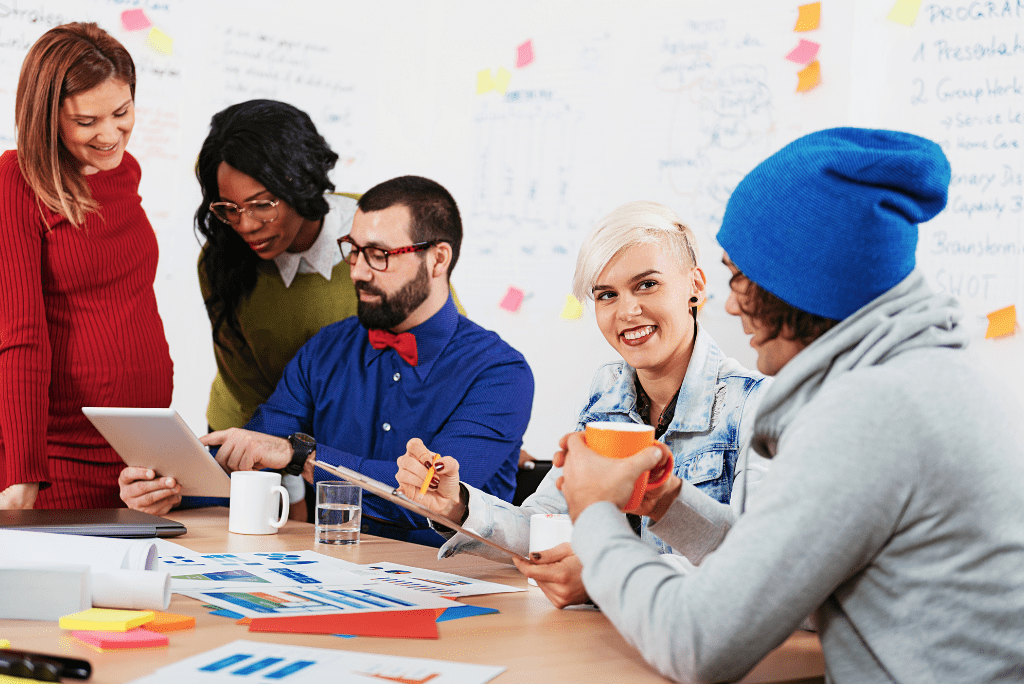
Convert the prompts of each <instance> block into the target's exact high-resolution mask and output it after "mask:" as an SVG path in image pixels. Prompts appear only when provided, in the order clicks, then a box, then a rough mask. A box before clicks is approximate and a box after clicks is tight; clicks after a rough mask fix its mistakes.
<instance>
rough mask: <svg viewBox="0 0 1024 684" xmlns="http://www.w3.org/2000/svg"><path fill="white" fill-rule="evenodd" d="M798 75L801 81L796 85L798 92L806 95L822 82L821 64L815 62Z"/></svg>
mask: <svg viewBox="0 0 1024 684" xmlns="http://www.w3.org/2000/svg"><path fill="white" fill-rule="evenodd" d="M796 75H797V76H798V77H799V79H800V80H799V81H797V84H796V92H798V93H806V92H807V91H808V90H811V89H812V88H814V87H815V86H817V85H818V82H819V81H821V64H819V62H818V60H814V61H813V62H811V63H810V64H808V65H807V66H806V67H804V68H803V69H801V70H800V71H798V72H797V74H796Z"/></svg>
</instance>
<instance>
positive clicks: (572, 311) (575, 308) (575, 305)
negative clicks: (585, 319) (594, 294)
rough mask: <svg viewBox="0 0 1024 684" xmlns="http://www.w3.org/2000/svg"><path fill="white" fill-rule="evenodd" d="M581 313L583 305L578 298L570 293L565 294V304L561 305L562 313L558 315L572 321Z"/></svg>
mask: <svg viewBox="0 0 1024 684" xmlns="http://www.w3.org/2000/svg"><path fill="white" fill-rule="evenodd" d="M582 315H583V305H582V304H580V302H579V300H578V299H576V298H575V297H573V296H572V295H565V306H563V307H562V313H560V314H559V315H558V317H559V318H561V319H563V320H566V321H574V320H576V319H577V318H579V317H580V316H582Z"/></svg>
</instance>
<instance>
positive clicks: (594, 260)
mask: <svg viewBox="0 0 1024 684" xmlns="http://www.w3.org/2000/svg"><path fill="white" fill-rule="evenodd" d="M698 258H699V254H698V248H697V243H696V240H695V239H694V236H693V233H692V232H691V231H690V229H689V228H688V227H686V225H685V224H683V223H682V222H681V221H680V220H679V218H678V217H677V216H676V215H675V213H674V212H673V211H672V210H671V209H669V208H667V207H664V206H662V205H660V204H656V203H654V202H630V203H628V204H624V205H622V206H621V207H619V208H618V209H616V210H614V211H613V212H611V213H610V214H608V216H606V217H605V218H604V219H602V220H601V221H600V222H599V223H598V224H597V225H596V226H595V227H594V228H593V229H592V230H591V232H590V234H589V235H588V237H587V239H586V241H585V242H584V244H583V245H582V247H581V248H580V254H579V258H578V260H577V262H576V274H575V277H574V278H573V288H574V291H575V293H576V296H577V297H578V298H580V299H581V300H582V299H584V298H588V299H592V300H593V302H594V312H595V315H596V318H597V325H598V328H600V330H601V333H602V334H603V335H604V337H605V339H606V340H608V343H609V344H610V345H611V346H612V347H613V348H614V349H615V350H616V351H617V352H618V353H619V355H620V356H622V360H621V361H617V362H614V363H609V364H606V365H605V366H602V367H601V368H599V369H598V371H597V374H596V375H595V377H594V381H593V384H592V385H591V388H590V393H589V394H588V395H587V400H586V402H585V404H584V406H583V409H582V410H581V411H580V414H579V420H578V422H577V425H576V430H582V429H583V428H584V426H585V425H586V424H587V423H590V422H593V421H619V422H628V423H641V424H647V425H651V426H654V428H655V437H656V439H657V440H658V442H659V443H660V444H661V445H662V446H661V447H660V448H661V449H662V451H663V452H664V461H663V463H664V464H665V465H667V464H668V463H669V462H670V461H671V464H672V469H673V474H672V476H671V477H670V478H669V480H668V482H667V483H666V484H665V485H663V487H670V488H676V490H677V491H678V490H679V489H681V488H682V487H683V486H684V485H683V481H686V482H687V483H689V484H688V485H686V486H688V487H691V488H694V491H695V492H698V490H699V493H698V495H697V497H696V498H697V499H698V500H701V501H706V502H707V504H708V505H710V506H711V507H714V506H720V505H722V504H729V503H730V500H731V496H732V491H733V485H734V482H735V481H736V478H737V475H738V471H739V470H741V469H742V466H741V465H740V462H739V458H738V457H739V455H740V453H741V451H742V450H743V447H744V445H745V441H746V439H745V438H746V435H747V433H749V431H750V429H751V423H752V420H751V418H752V416H753V414H754V411H755V409H756V406H757V402H758V399H759V397H760V393H761V391H762V390H763V388H764V387H765V386H766V385H767V382H766V381H765V379H764V377H763V376H762V375H761V374H759V373H757V372H754V371H749V370H747V369H745V368H743V367H741V366H740V365H739V364H738V363H737V362H736V361H734V360H733V359H730V358H728V357H727V356H725V354H723V353H722V351H721V349H719V348H718V345H717V344H715V342H714V340H712V339H711V337H710V335H708V334H707V333H706V332H704V331H703V330H702V329H701V327H700V325H699V323H698V322H697V308H698V307H699V306H700V304H701V303H703V301H704V298H705V296H706V283H705V277H704V272H703V271H702V270H701V268H700V266H699V264H698ZM428 447H429V445H424V444H423V443H422V442H420V441H419V440H412V441H411V442H410V443H409V445H408V446H407V452H406V454H405V455H403V456H402V457H401V458H399V459H398V465H399V472H398V475H397V478H398V482H399V485H400V486H401V488H402V491H403V492H404V493H405V494H406V495H407V496H409V497H411V498H414V499H416V500H418V501H420V502H421V503H424V504H425V505H427V506H429V507H430V508H431V509H433V510H435V511H437V512H438V513H441V514H442V515H445V516H446V517H448V518H449V519H451V520H453V521H456V522H459V521H461V522H462V523H463V524H464V525H466V526H468V527H470V528H472V529H474V530H476V531H477V532H478V533H480V534H481V535H483V536H485V537H489V538H491V539H493V540H494V541H496V542H498V543H499V544H501V545H503V546H504V547H506V548H509V549H513V550H516V551H519V552H520V553H522V554H523V555H525V554H526V552H527V551H528V548H529V536H530V516H531V515H532V514H535V513H565V512H567V508H566V504H565V499H564V497H563V496H562V493H561V492H560V491H559V490H558V487H557V481H558V478H559V476H560V471H559V469H557V468H556V469H552V471H551V472H550V473H549V474H548V476H547V477H546V478H545V479H544V481H543V482H542V483H541V484H540V486H539V487H538V489H537V491H536V492H535V493H534V494H533V495H532V496H530V497H529V498H527V499H526V500H525V501H524V502H523V505H522V506H520V507H513V506H510V505H509V504H507V503H505V502H501V501H498V500H497V499H494V497H490V496H488V495H487V494H484V493H483V492H480V491H478V490H476V489H473V488H472V487H469V486H467V485H465V484H464V483H461V482H459V477H458V469H459V465H458V461H457V458H458V456H459V455H458V454H456V455H455V457H454V458H453V457H451V456H445V457H444V458H442V459H441V460H440V461H439V462H438V463H437V464H436V465H435V471H436V473H437V474H436V475H435V477H434V478H433V480H432V482H431V483H430V485H429V488H428V490H427V492H426V493H425V494H423V495H420V493H419V489H420V484H421V483H422V482H423V478H424V477H425V474H426V472H427V467H428V466H429V464H430V456H431V452H430V451H429V448H428ZM657 491H659V492H660V491H663V490H660V489H659V490H657ZM637 512H638V513H641V514H644V517H643V518H642V519H636V520H635V521H634V527H635V528H636V530H637V531H638V532H639V533H640V534H641V536H642V537H644V538H645V539H647V540H648V541H649V542H650V543H652V544H654V545H657V546H658V547H659V548H660V549H661V550H662V551H664V552H671V551H672V549H671V548H669V547H668V546H666V545H665V544H664V543H662V542H661V540H659V539H658V538H657V536H656V533H657V528H656V526H654V527H651V524H652V521H651V518H650V517H649V516H650V515H655V516H657V513H658V512H656V511H652V510H650V507H649V506H648V505H647V504H646V502H645V503H642V504H641V506H640V508H639V509H638V511H637ZM464 551H465V552H471V553H477V554H480V555H487V556H490V557H494V558H495V559H499V560H500V559H504V557H502V556H500V555H494V552H492V551H491V550H490V548H489V547H487V546H485V545H483V544H480V543H479V542H476V541H474V540H471V539H469V538H467V537H465V536H463V535H455V536H454V537H453V538H451V539H449V540H448V542H447V543H446V544H445V545H444V546H443V547H442V549H441V555H442V556H450V555H453V554H455V553H461V552H464ZM679 551H681V552H684V553H686V552H691V551H692V550H688V549H686V550H679ZM690 555H692V554H690ZM691 560H696V561H699V560H700V559H699V558H691ZM534 561H535V562H534V563H533V564H528V563H525V562H519V561H517V562H516V564H517V566H518V567H519V569H520V570H522V571H523V572H524V573H525V574H527V575H529V576H530V577H532V578H533V579H535V580H536V581H537V582H538V584H539V585H540V586H541V588H542V589H543V590H544V592H545V594H547V596H548V598H549V599H550V600H551V602H552V603H554V604H555V605H556V606H559V607H562V606H565V605H570V604H574V603H582V602H584V601H585V600H586V593H585V590H584V589H583V584H582V581H581V579H580V564H579V562H578V560H577V559H576V557H575V556H574V555H573V554H572V549H571V548H570V547H569V545H568V544H563V545H561V546H558V547H555V548H554V549H552V550H551V551H548V552H544V553H542V554H539V555H538V556H537V557H535V558H534Z"/></svg>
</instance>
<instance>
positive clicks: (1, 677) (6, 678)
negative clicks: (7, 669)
mask: <svg viewBox="0 0 1024 684" xmlns="http://www.w3.org/2000/svg"><path fill="white" fill-rule="evenodd" d="M0 684H39V680H38V679H25V678H24V677H12V676H11V675H5V674H0Z"/></svg>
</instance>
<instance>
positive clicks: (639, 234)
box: [572, 202, 700, 302]
mask: <svg viewBox="0 0 1024 684" xmlns="http://www.w3.org/2000/svg"><path fill="white" fill-rule="evenodd" d="M639 244H658V245H663V246H665V247H667V248H668V249H669V250H670V253H671V255H672V257H673V258H674V259H675V260H676V261H678V262H679V263H680V264H685V265H686V266H687V267H688V268H695V267H696V266H697V264H698V261H699V260H700V248H699V247H698V246H697V240H696V237H695V236H694V234H693V231H691V230H690V229H689V227H687V226H686V225H685V224H684V223H683V222H682V221H680V220H679V217H678V216H676V213H675V212H674V211H672V210H671V209H669V208H668V207H666V206H664V205H661V204H658V203H657V202H627V203H626V204H623V205H622V206H621V207H619V208H618V209H615V210H614V211H612V212H611V213H610V214H608V215H607V216H605V217H604V218H603V219H601V220H600V221H598V222H597V225H595V226H594V227H593V229H591V231H590V234H589V235H587V238H586V240H584V241H583V244H582V245H581V246H580V254H579V256H578V257H577V258H576V273H575V274H574V275H573V278H572V291H573V294H574V295H576V299H578V300H580V301H581V302H582V301H583V300H584V299H593V297H594V292H593V290H594V285H595V284H596V283H597V278H598V276H600V275H601V271H603V270H604V267H605V266H607V265H608V262H609V261H611V260H612V258H613V257H614V256H615V255H616V254H618V253H619V252H621V251H622V250H624V249H626V248H627V247H633V246H635V245H639Z"/></svg>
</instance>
